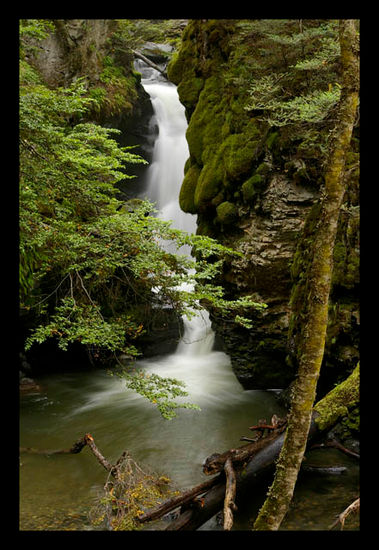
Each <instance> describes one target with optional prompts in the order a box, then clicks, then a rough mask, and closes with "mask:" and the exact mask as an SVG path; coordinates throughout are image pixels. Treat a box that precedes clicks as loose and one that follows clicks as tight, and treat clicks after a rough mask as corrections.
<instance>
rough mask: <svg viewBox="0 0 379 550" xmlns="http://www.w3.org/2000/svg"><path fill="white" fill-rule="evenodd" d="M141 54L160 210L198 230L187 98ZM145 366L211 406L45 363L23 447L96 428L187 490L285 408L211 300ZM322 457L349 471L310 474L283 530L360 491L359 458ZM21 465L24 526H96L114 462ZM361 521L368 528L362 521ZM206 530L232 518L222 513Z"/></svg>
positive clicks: (324, 523)
mask: <svg viewBox="0 0 379 550" xmlns="http://www.w3.org/2000/svg"><path fill="white" fill-rule="evenodd" d="M137 65H138V70H139V71H140V72H142V75H143V78H142V84H143V86H144V88H145V90H146V91H147V92H148V94H149V95H150V97H151V101H152V104H153V108H154V118H155V121H154V123H155V124H157V126H158V128H159V134H158V137H157V139H156V141H155V144H154V151H153V159H152V162H151V164H150V166H149V168H148V169H147V172H146V178H147V185H146V186H145V187H144V188H145V189H146V191H145V196H147V198H149V199H150V200H152V201H154V202H156V205H157V209H158V211H159V214H158V215H159V216H160V217H162V218H163V219H166V220H172V222H173V225H174V226H175V227H177V228H179V229H184V230H185V231H187V232H194V231H195V230H196V216H192V215H190V214H185V213H184V212H182V211H181V210H180V207H179V203H178V196H179V190H180V186H181V182H182V179H183V167H184V163H185V161H186V160H187V158H188V156H189V153H188V147H187V142H186V139H185V131H186V127H187V122H186V118H185V114H184V107H183V106H182V105H181V104H180V102H179V99H178V95H177V91H176V87H175V86H174V85H173V84H171V83H168V82H166V81H164V80H163V79H162V78H161V77H160V75H159V73H157V72H156V71H154V70H153V69H150V68H148V67H146V66H143V63H142V62H138V63H137ZM182 253H189V251H188V250H184V251H182ZM138 366H139V367H141V368H143V369H145V370H146V371H148V372H155V373H157V374H159V375H160V376H169V377H172V378H177V379H179V380H182V381H184V382H185V384H186V388H185V389H186V390H187V391H188V393H189V396H188V398H186V401H189V402H192V403H195V404H197V405H198V406H199V407H200V408H201V411H197V410H187V409H178V413H177V414H178V416H177V417H176V418H174V419H173V420H171V421H167V420H164V419H163V418H162V417H161V416H160V414H159V412H158V411H157V409H156V408H155V407H154V405H152V404H151V403H149V402H148V401H147V400H145V399H143V398H142V397H140V396H139V395H137V394H136V393H134V392H132V391H131V390H129V389H126V387H125V382H123V381H122V379H120V378H118V377H117V376H114V377H112V376H110V375H109V374H108V373H107V372H105V371H104V370H94V371H86V370H83V371H82V372H67V373H64V374H63V373H58V374H57V373H55V374H44V375H41V376H39V377H38V378H37V379H36V382H37V383H38V384H39V385H40V387H41V391H40V392H35V393H29V394H27V395H23V396H21V399H20V446H22V447H33V448H37V449H50V450H54V449H62V448H68V447H71V445H72V444H73V443H74V441H76V440H77V439H79V438H80V437H82V436H83V435H84V434H85V433H86V432H90V433H91V434H92V436H93V438H94V440H95V442H96V445H97V446H98V447H99V449H100V450H101V452H102V453H103V455H104V456H105V457H107V459H108V460H109V461H110V462H115V461H116V460H117V458H118V457H119V456H120V455H121V453H122V452H123V451H124V450H128V451H129V452H130V453H131V455H132V457H133V458H134V459H135V460H136V461H137V462H139V463H141V464H142V465H146V466H147V467H150V468H151V469H153V470H154V471H155V472H157V473H159V474H164V475H166V476H168V477H170V479H171V480H172V482H173V484H174V485H175V486H176V487H177V488H178V489H186V488H190V487H191V486H193V485H195V484H197V483H200V482H202V481H204V480H205V479H208V478H206V476H204V474H203V473H202V463H203V461H204V459H205V458H206V457H207V456H209V455H210V454H212V453H214V452H223V451H225V450H227V449H228V448H230V447H233V446H238V445H241V444H242V443H241V442H240V437H241V436H249V435H251V432H249V430H248V426H251V425H252V424H256V423H257V422H258V420H259V419H260V418H271V416H272V414H273V413H276V414H278V415H279V416H280V415H281V414H284V412H285V411H284V409H283V408H282V407H281V406H280V405H279V404H278V401H277V399H276V392H275V391H262V390H244V388H243V387H242V386H241V384H240V383H239V382H238V380H237V379H236V377H235V375H234V373H233V371H232V368H231V363H230V359H229V357H228V356H227V355H226V354H225V353H223V352H221V351H216V350H215V349H214V333H213V331H212V329H211V325H210V321H209V317H208V314H207V312H205V311H203V312H201V313H199V314H198V315H196V316H195V317H193V318H192V319H191V320H190V321H188V320H186V319H184V334H183V336H182V338H181V340H180V342H179V343H178V346H177V349H176V351H175V352H174V353H173V354H170V355H166V356H157V357H153V358H150V359H146V360H140V361H138ZM312 461H313V462H312V463H317V461H319V462H320V463H322V465H327V464H328V463H329V464H333V465H335V464H336V462H338V464H342V465H346V466H347V470H346V472H344V473H343V474H340V475H323V476H321V475H316V476H314V475H313V476H311V475H310V474H304V475H301V476H300V479H299V483H298V488H297V493H296V497H295V499H294V503H293V506H292V508H291V511H290V513H289V514H288V516H287V518H286V520H285V522H284V523H283V525H282V528H283V529H289V530H292V529H294V530H309V529H311V530H315V529H326V528H327V527H328V525H330V524H331V523H333V521H334V519H335V516H336V514H338V513H340V512H342V510H343V509H344V508H346V506H348V505H349V504H350V503H351V502H352V501H353V500H354V498H355V495H356V494H357V493H358V465H357V463H356V460H355V459H352V458H349V457H346V456H345V455H341V453H339V452H338V451H336V450H335V449H329V450H318V451H313V459H312ZM19 470H20V486H19V487H20V505H19V512H20V530H32V531H35V530H95V529H96V528H95V527H94V526H93V525H92V524H91V522H90V520H89V518H88V512H89V510H90V508H91V507H92V506H93V505H94V504H95V502H96V499H97V498H98V496H99V495H100V494H102V488H103V485H104V483H105V481H106V473H105V471H104V469H103V468H102V467H101V466H100V465H99V464H98V462H97V461H96V460H95V458H94V457H93V455H92V453H90V452H89V451H88V450H86V448H85V449H83V451H82V452H81V453H80V454H77V455H50V456H48V455H38V454H28V453H22V454H21V457H20V469H19ZM265 490H266V489H265V487H261V488H254V491H253V493H254V494H253V495H250V496H249V499H248V502H247V503H246V507H244V509H242V510H240V512H239V513H238V514H236V517H235V523H234V527H233V529H236V530H242V529H249V528H251V525H250V519H251V518H252V517H253V515H254V514H255V513H256V511H257V510H258V509H259V506H260V505H261V504H262V502H263V499H264V495H265ZM352 523H353V522H352ZM145 528H146V529H149V526H147V527H145ZM150 528H151V527H150ZM352 528H358V527H357V525H355V526H354V524H353V527H352ZM201 529H202V530H219V529H222V527H220V526H219V525H218V523H217V521H216V518H212V519H211V520H209V521H208V522H207V523H206V524H205V525H203V526H202V528H201Z"/></svg>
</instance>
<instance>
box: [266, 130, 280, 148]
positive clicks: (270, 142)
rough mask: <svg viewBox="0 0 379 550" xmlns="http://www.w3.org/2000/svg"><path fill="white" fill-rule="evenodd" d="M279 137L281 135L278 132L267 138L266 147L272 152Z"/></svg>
mask: <svg viewBox="0 0 379 550" xmlns="http://www.w3.org/2000/svg"><path fill="white" fill-rule="evenodd" d="M278 136H279V133H278V132H272V133H271V134H270V135H269V136H268V138H267V141H266V145H267V148H268V149H269V150H272V149H273V147H274V144H275V142H276V141H277V139H278Z"/></svg>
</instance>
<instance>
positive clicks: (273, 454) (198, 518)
mask: <svg viewBox="0 0 379 550" xmlns="http://www.w3.org/2000/svg"><path fill="white" fill-rule="evenodd" d="M314 417H315V415H314ZM314 417H313V418H312V422H311V426H310V430H309V435H308V441H311V440H312V438H314V437H315V436H316V435H319V433H320V432H319V430H318V428H317V425H316V423H315V420H314ZM278 431H279V433H275V432H274V433H271V434H270V435H268V436H266V437H264V438H263V439H259V440H258V441H257V442H255V443H256V444H257V443H259V444H260V445H259V450H257V451H256V452H254V453H252V454H251V455H250V457H247V459H246V462H245V463H244V462H242V463H240V464H239V466H240V467H239V469H236V499H237V500H238V495H239V494H241V493H243V489H244V488H247V487H248V488H249V489H250V488H251V486H253V485H254V484H255V483H257V481H258V480H259V479H261V478H262V477H264V476H265V475H267V474H269V473H271V472H272V470H273V469H274V467H275V461H276V459H277V458H278V456H279V453H280V449H281V448H282V445H283V441H284V437H285V433H284V428H283V429H281V428H279V430H278ZM266 438H269V441H266V442H265V439H266ZM264 442H265V443H266V444H264ZM245 447H248V446H245ZM227 454H228V453H224V456H225V457H226V458H225V461H224V464H225V462H226V459H227V458H232V457H231V456H230V455H229V456H226V455H227ZM219 456H220V455H219ZM234 465H236V463H234ZM237 465H238V460H237ZM225 489H226V480H225V478H224V479H223V478H220V480H219V483H217V484H216V485H215V486H214V487H212V488H211V489H210V490H209V491H207V492H206V493H205V494H204V495H203V497H202V505H201V506H194V507H192V508H190V509H187V510H186V511H185V512H184V513H183V514H181V515H180V516H179V517H178V518H177V519H174V520H173V521H171V522H170V524H169V525H168V526H167V528H166V530H167V531H192V530H196V529H198V528H199V527H200V526H201V525H203V524H204V523H205V522H206V521H208V520H209V519H210V518H212V517H213V516H214V515H215V514H216V513H217V512H219V511H220V510H221V509H222V508H223V504H225Z"/></svg>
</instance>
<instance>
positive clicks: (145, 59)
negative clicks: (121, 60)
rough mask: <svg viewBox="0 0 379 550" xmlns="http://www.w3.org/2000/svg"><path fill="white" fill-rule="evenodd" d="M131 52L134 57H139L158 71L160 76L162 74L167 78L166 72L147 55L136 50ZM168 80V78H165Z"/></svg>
mask: <svg viewBox="0 0 379 550" xmlns="http://www.w3.org/2000/svg"><path fill="white" fill-rule="evenodd" d="M132 53H133V55H134V56H135V57H137V58H138V59H141V61H143V62H144V63H146V65H149V67H151V68H152V69H155V70H156V71H158V72H160V73H161V75H162V76H164V77H165V78H166V79H167V73H166V71H164V70H163V69H161V68H160V67H159V66H158V65H156V64H155V63H154V62H153V61H151V60H150V59H149V58H148V57H146V56H145V55H143V54H142V53H141V52H138V51H137V50H132ZM167 80H168V79H167Z"/></svg>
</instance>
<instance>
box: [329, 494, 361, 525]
mask: <svg viewBox="0 0 379 550" xmlns="http://www.w3.org/2000/svg"><path fill="white" fill-rule="evenodd" d="M359 508H360V498H357V500H354V502H352V503H351V504H350V505H349V506H348V507H347V508H346V509H345V510H344V511H343V512H341V514H340V515H339V516H338V518H337V519H336V521H335V522H334V523H333V524H332V525H331V526H330V527H329V530H331V529H334V527H336V526H337V525H338V524H339V523H340V524H341V531H342V530H343V528H344V525H345V520H346V518H347V517H348V516H349V515H350V514H351V513H352V512H357V511H358V510H359Z"/></svg>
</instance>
